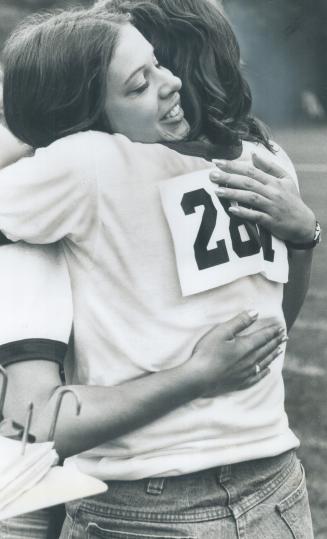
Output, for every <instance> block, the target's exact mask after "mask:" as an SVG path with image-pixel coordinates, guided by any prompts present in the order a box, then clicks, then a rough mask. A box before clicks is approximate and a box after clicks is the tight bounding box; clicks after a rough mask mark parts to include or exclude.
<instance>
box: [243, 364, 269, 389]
mask: <svg viewBox="0 0 327 539" xmlns="http://www.w3.org/2000/svg"><path fill="white" fill-rule="evenodd" d="M269 373H270V369H269V368H266V369H264V370H261V371H260V372H259V373H258V374H254V375H253V376H249V377H248V378H247V379H246V380H245V382H244V383H243V384H242V385H241V386H240V388H239V389H247V388H249V387H251V386H254V385H255V384H257V383H258V382H260V380H262V379H263V378H265V377H266V376H267V375H268V374H269Z"/></svg>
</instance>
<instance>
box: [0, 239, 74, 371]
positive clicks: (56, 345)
mask: <svg viewBox="0 0 327 539" xmlns="http://www.w3.org/2000/svg"><path fill="white" fill-rule="evenodd" d="M0 298H1V311H0V317H1V322H0V364H1V365H3V366H4V367H5V366H6V365H8V364H10V363H15V362H17V361H26V360H30V359H47V360H49V361H56V362H57V363H59V364H60V365H62V364H63V361H64V358H65V354H66V351H67V344H68V340H69V336H70V332H71V327H72V297H71V289H70V281H69V274H68V269H67V264H66V261H65V258H64V255H63V252H62V249H61V247H60V245H58V244H57V245H46V246H44V247H39V246H36V245H27V244H26V243H23V242H19V243H17V244H12V245H2V246H1V247H0Z"/></svg>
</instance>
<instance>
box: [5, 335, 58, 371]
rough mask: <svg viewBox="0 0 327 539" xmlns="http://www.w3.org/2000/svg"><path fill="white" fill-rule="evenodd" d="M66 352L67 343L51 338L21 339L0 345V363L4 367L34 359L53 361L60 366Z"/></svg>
mask: <svg viewBox="0 0 327 539" xmlns="http://www.w3.org/2000/svg"><path fill="white" fill-rule="evenodd" d="M66 352H67V344H66V343H64V342H60V341H53V340H51V339H23V340H20V341H14V342H9V343H6V344H2V345H0V365H2V366H3V367H6V366H7V365H10V364H12V363H17V362H19V361H31V360H36V359H41V360H47V361H54V362H55V363H58V364H59V365H60V366H61V367H62V365H63V362H64V359H65V355H66Z"/></svg>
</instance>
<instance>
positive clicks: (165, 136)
mask: <svg viewBox="0 0 327 539" xmlns="http://www.w3.org/2000/svg"><path fill="white" fill-rule="evenodd" d="M190 129H191V128H190V126H189V124H188V122H187V121H186V120H185V119H183V120H182V121H181V122H180V123H179V124H178V126H176V127H175V129H171V130H169V131H168V130H167V131H163V132H162V133H161V140H162V141H164V142H180V141H182V140H185V139H186V138H187V136H188V134H189V132H190Z"/></svg>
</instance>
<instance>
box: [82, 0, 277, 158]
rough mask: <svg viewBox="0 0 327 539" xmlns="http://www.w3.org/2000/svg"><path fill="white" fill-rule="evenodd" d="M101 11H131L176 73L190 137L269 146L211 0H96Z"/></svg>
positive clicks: (228, 30) (231, 37) (233, 44)
mask: <svg viewBox="0 0 327 539" xmlns="http://www.w3.org/2000/svg"><path fill="white" fill-rule="evenodd" d="M93 9H95V10H100V11H101V10H102V11H103V13H105V12H107V13H112V12H118V13H130V14H131V15H132V20H133V24H134V25H135V26H136V28H138V30H139V31H140V32H141V33H142V34H143V35H144V36H145V37H146V38H147V39H148V40H149V41H150V42H151V43H152V45H153V46H154V48H155V51H156V56H157V58H158V60H159V62H160V63H162V65H164V66H165V67H167V68H169V69H170V70H171V71H172V72H173V73H174V74H176V75H177V76H178V77H180V78H181V80H182V83H183V86H182V90H181V97H182V105H183V109H184V111H185V116H186V118H187V119H188V121H189V123H190V125H191V132H190V136H189V138H190V139H191V140H196V139H198V138H199V137H201V136H203V135H205V136H206V137H207V138H208V139H209V140H210V142H212V143H214V144H224V145H229V144H230V145H233V144H237V143H239V141H240V140H242V139H243V140H251V141H255V142H261V143H263V144H264V145H265V146H266V147H268V148H269V149H271V147H270V144H269V140H268V136H267V133H266V132H265V129H264V127H263V125H262V124H261V123H260V122H259V121H258V120H256V119H255V118H253V117H252V116H251V115H250V111H251V105H252V96H251V91H250V88H249V85H248V83H247V82H246V80H245V79H244V77H243V75H242V73H241V68H240V49H239V45H238V41H237V39H236V36H235V34H234V31H233V29H232V27H231V25H230V23H229V22H228V20H227V18H226V17H225V16H224V15H223V13H222V11H221V10H220V9H218V7H217V6H216V5H214V3H213V2H212V1H210V0H101V1H99V2H98V3H97V4H96V5H95V6H94V8H93Z"/></svg>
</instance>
